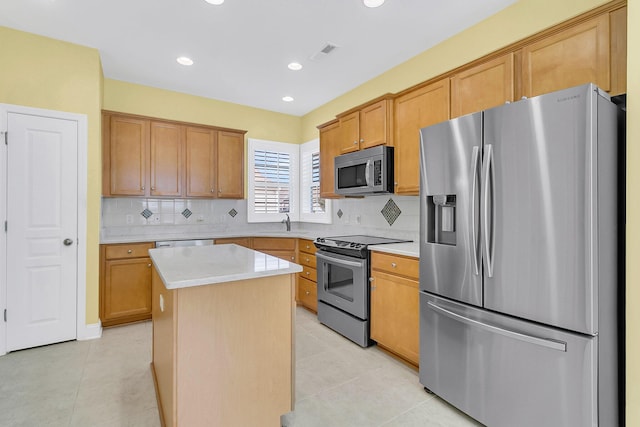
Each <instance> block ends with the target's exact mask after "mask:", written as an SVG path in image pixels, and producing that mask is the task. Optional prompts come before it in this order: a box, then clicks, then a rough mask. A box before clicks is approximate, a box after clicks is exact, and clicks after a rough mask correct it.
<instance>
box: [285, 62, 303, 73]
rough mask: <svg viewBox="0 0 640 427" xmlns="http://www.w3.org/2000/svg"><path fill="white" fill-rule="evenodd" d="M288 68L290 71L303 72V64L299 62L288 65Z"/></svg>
mask: <svg viewBox="0 0 640 427" xmlns="http://www.w3.org/2000/svg"><path fill="white" fill-rule="evenodd" d="M287 67H289V69H290V70H293V71H298V70H302V64H300V63H298V62H292V63H290V64H289V65H287Z"/></svg>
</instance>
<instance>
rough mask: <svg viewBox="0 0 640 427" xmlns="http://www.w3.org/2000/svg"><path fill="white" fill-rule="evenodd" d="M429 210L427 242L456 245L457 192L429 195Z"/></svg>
mask: <svg viewBox="0 0 640 427" xmlns="http://www.w3.org/2000/svg"><path fill="white" fill-rule="evenodd" d="M427 210H428V214H427V222H428V224H427V227H426V229H427V236H426V237H427V242H429V243H438V244H441V245H451V246H455V244H456V196H455V194H438V195H433V196H427Z"/></svg>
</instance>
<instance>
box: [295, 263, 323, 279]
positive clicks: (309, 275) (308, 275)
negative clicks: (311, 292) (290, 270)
mask: <svg viewBox="0 0 640 427" xmlns="http://www.w3.org/2000/svg"><path fill="white" fill-rule="evenodd" d="M299 275H300V277H302V278H303V279H308V280H311V281H313V282H317V281H318V272H317V271H316V269H315V268H311V267H307V266H306V265H303V266H302V271H301V272H300V273H299Z"/></svg>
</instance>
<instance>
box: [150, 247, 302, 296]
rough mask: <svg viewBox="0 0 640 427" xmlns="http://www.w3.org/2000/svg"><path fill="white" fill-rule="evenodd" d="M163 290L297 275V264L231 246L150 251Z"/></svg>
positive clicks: (299, 269)
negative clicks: (162, 284)
mask: <svg viewBox="0 0 640 427" xmlns="http://www.w3.org/2000/svg"><path fill="white" fill-rule="evenodd" d="M149 255H150V256H151V259H152V260H153V264H154V265H155V267H156V270H157V271H158V274H159V275H160V277H161V278H162V281H163V282H164V285H165V287H166V288H167V289H180V288H187V287H191V286H202V285H210V284H216V283H226V282H232V281H236V280H247V279H255V278H260V277H267V276H277V275H281V274H291V273H299V272H300V271H302V267H301V266H299V265H298V264H294V263H292V262H289V261H286V260H283V259H280V258H276V257H274V256H271V255H267V254H264V253H262V252H257V251H254V250H251V249H247V248H245V247H242V246H238V245H235V244H230V245H210V246H188V247H174V248H158V249H150V250H149Z"/></svg>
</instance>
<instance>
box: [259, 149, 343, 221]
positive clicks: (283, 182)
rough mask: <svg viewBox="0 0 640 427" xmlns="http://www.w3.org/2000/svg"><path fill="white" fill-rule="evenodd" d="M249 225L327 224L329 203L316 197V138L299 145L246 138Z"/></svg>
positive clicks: (318, 185)
mask: <svg viewBox="0 0 640 427" xmlns="http://www.w3.org/2000/svg"><path fill="white" fill-rule="evenodd" d="M248 146H249V150H248V156H249V195H248V201H247V205H248V208H247V210H248V212H247V219H248V221H249V222H279V221H282V220H283V219H284V218H285V214H288V215H289V217H290V218H291V221H303V222H322V223H331V201H330V200H324V199H322V198H320V149H319V141H318V140H317V139H315V140H313V141H310V142H307V143H305V144H302V145H297V144H285V143H283V142H274V141H263V140H258V139H251V138H250V139H249V144H248Z"/></svg>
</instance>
